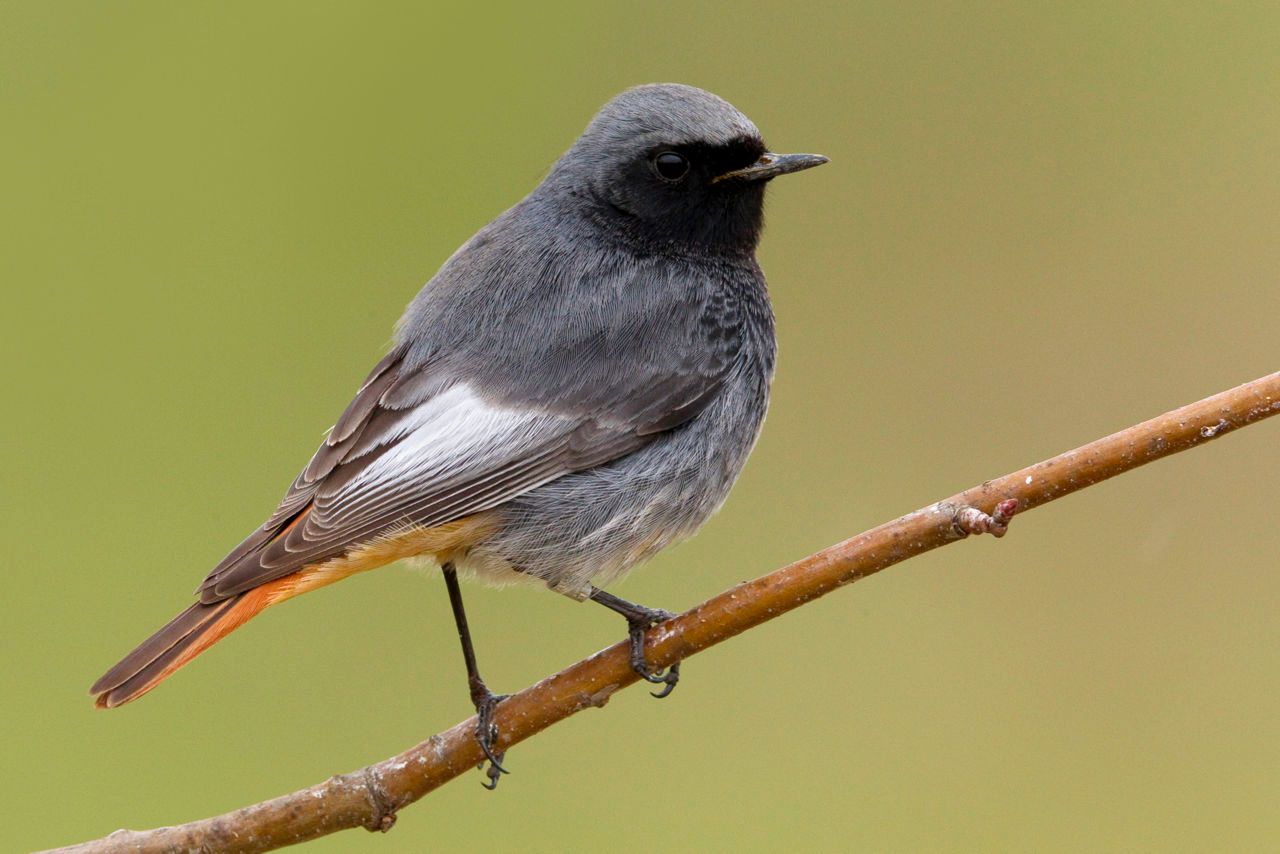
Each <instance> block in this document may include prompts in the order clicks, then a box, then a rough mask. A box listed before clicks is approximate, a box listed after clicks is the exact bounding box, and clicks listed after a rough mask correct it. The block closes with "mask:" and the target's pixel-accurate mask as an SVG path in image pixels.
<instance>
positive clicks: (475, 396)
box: [91, 84, 827, 784]
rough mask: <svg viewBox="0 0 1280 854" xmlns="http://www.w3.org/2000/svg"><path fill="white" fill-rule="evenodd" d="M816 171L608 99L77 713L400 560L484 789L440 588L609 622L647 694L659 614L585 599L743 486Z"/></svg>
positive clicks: (704, 113)
mask: <svg viewBox="0 0 1280 854" xmlns="http://www.w3.org/2000/svg"><path fill="white" fill-rule="evenodd" d="M826 160H827V159H826V158H825V157H822V156H819V155H814V154H773V153H771V152H769V151H768V150H767V149H766V148H765V144H764V142H763V141H762V140H761V138H760V132H759V131H758V130H757V129H756V127H755V125H754V124H752V123H751V121H750V120H748V119H747V118H746V116H744V115H743V114H742V113H740V112H738V110H736V109H735V108H734V107H732V106H731V105H730V104H728V103H727V102H726V101H724V100H722V99H720V98H718V97H717V96H715V95H712V94H711V93H709V92H705V91H702V90H701V89H695V88H693V87H690V86H682V85H675V84H657V85H649V86H640V87H637V88H634V89H629V90H627V91H625V92H623V93H622V94H620V95H618V96H617V97H616V98H614V99H613V100H612V101H610V102H609V103H608V104H606V105H605V106H604V108H603V109H601V110H600V112H599V113H598V114H597V115H596V116H595V118H594V119H592V121H591V122H590V124H589V125H588V126H587V128H586V130H585V131H584V132H583V134H582V136H581V137H580V138H579V139H578V141H577V142H576V143H574V145H573V146H572V147H571V148H570V149H569V150H568V151H567V152H566V153H565V154H564V155H563V156H562V157H561V158H560V159H559V160H558V161H557V162H556V163H555V165H554V166H553V167H552V168H551V171H550V173H549V174H548V175H547V177H546V178H545V179H544V180H543V181H542V183H541V184H539V185H538V187H537V188H536V189H534V191H533V192H532V193H530V194H529V195H528V196H527V197H526V198H525V199H524V200H523V201H521V202H519V203H518V204H517V205H516V206H515V207H513V208H511V209H510V210H508V211H507V212H506V213H504V214H502V215H501V216H499V217H498V218H497V219H495V220H494V221H493V222H491V223H490V224H489V225H487V226H485V227H484V228H482V229H481V230H480V231H479V232H478V233H477V234H476V235H475V236H474V237H472V238H471V239H470V240H469V241H467V242H466V243H465V244H464V245H463V246H462V247H461V248H460V249H459V250H458V251H457V252H455V253H454V254H453V256H452V257H450V258H449V259H448V260H447V261H446V262H445V263H444V266H443V267H441V269H440V271H439V272H438V273H437V274H436V275H435V277H434V278H432V279H431V281H430V282H428V283H427V285H426V286H425V287H424V288H423V289H422V291H421V292H420V293H419V294H418V295H417V297H415V298H414V300H413V301H412V302H411V303H410V305H409V307H408V309H407V310H406V312H405V314H404V317H402V318H401V319H400V323H399V325H398V327H397V331H396V335H395V339H394V341H395V343H394V346H393V347H392V349H391V352H389V353H388V354H387V356H386V357H385V358H384V359H383V360H382V361H381V362H379V363H378V365H377V366H376V367H375V368H374V369H373V372H372V373H370V374H369V377H368V379H367V380H365V382H364V385H362V386H361V387H360V390H359V391H358V392H357V393H356V396H355V399H354V400H352V402H351V404H350V405H349V406H348V407H347V409H346V411H345V412H343V413H342V416H341V417H340V418H339V419H338V421H337V423H336V424H335V425H334V426H333V428H332V429H331V430H330V432H329V434H328V436H327V437H326V439H325V440H324V443H323V444H322V445H321V446H320V449H319V450H318V451H316V453H315V456H314V457H312V459H311V461H310V463H308V464H307V466H306V468H305V469H304V470H303V471H302V473H301V474H300V475H298V477H297V479H296V480H295V481H294V482H293V485H292V486H291V487H290V488H289V490H288V492H287V493H286V494H285V496H284V499H283V500H282V501H281V502H280V505H279V507H278V508H277V509H276V511H275V512H274V513H273V514H272V515H271V517H270V518H269V519H268V520H267V521H266V523H265V524H263V526H262V527H261V528H259V529H258V530H256V531H254V532H253V533H252V534H250V535H249V537H248V538H247V539H245V540H244V542H242V543H241V544H240V545H238V546H237V547H236V548H235V549H233V550H232V551H231V553H230V554H228V555H227V556H226V557H225V558H224V559H223V560H222V562H221V563H219V564H218V565H217V566H216V567H214V568H213V571H212V572H210V573H209V575H208V576H207V577H206V578H205V580H204V582H203V583H202V584H201V585H200V587H199V589H198V591H197V593H198V595H199V600H198V601H197V602H196V603H195V604H193V605H191V606H190V607H189V608H187V609H186V610H185V611H183V612H182V613H180V614H179V615H178V616H176V617H174V619H173V620H172V621H170V622H169V624H168V625H166V626H164V627H163V628H162V629H160V630H159V631H157V632H156V633H155V634H154V635H152V636H151V637H150V638H148V639H147V640H145V641H143V643H142V644H141V645H140V646H138V647H137V648H136V649H135V650H133V652H131V653H129V654H128V655H127V656H125V657H124V659H123V660H122V661H120V663H119V664H117V665H115V666H114V667H112V668H111V669H110V670H108V671H107V672H106V674H104V675H103V676H102V678H101V679H99V680H98V681H97V682H95V683H94V685H93V687H92V689H91V693H93V694H94V695H96V698H97V705H98V706H100V707H104V708H111V707H113V706H119V705H121V704H122V703H127V702H129V701H130V700H133V699H135V698H137V697H140V696H142V695H143V694H145V693H146V692H147V691H150V690H151V689H152V688H154V687H155V686H156V685H158V684H159V683H160V682H162V681H163V680H164V679H166V678H167V677H169V676H170V675H172V674H173V673H174V672H175V671H176V670H178V669H179V668H180V667H182V666H183V665H184V664H186V663H187V662H189V661H190V660H191V659H192V658H194V657H195V656H197V655H199V654H200V653H201V652H203V651H204V650H206V649H208V648H209V647H210V646H211V645H212V644H213V643H215V642H216V641H218V640H220V639H221V638H222V637H224V636H225V635H226V634H227V633H229V632H230V631H232V630H233V629H235V628H236V627H237V626H239V625H241V624H242V623H244V622H245V621H246V620H248V619H249V618H250V617H253V616H254V615H256V614H258V613H259V612H260V611H262V610H263V609H264V608H266V607H268V606H270V605H274V604H276V603H279V602H283V601H284V600H286V599H290V598H292V597H294V596H297V595H298V594H299V593H305V592H307V591H308V590H314V589H316V588H318V587H323V586H325V585H327V584H332V583H333V582H335V581H338V580H340V579H342V578H345V577H347V576H349V575H352V574H353V573H357V572H363V571H365V570H369V569H374V568H376V567H379V566H382V565H384V564H387V563H390V562H392V561H396V560H400V559H404V558H419V559H423V560H426V561H429V562H434V563H438V564H439V565H440V566H441V567H442V569H443V575H444V579H445V582H446V585H447V587H448V592H449V598H450V602H451V604H452V606H453V611H454V617H455V619H456V621H457V626H458V632H459V635H460V637H461V640H462V646H463V654H464V658H465V661H466V666H467V675H468V680H469V685H470V692H471V699H472V702H473V703H474V705H475V707H476V711H477V714H478V716H479V723H478V726H477V738H478V739H479V741H480V743H481V746H482V747H483V748H484V752H485V755H486V756H487V757H488V758H489V760H490V769H489V776H490V779H491V780H492V782H493V783H494V784H496V782H497V779H498V777H497V774H498V773H499V772H500V771H502V770H503V769H502V768H501V764H500V763H501V759H502V756H501V754H495V752H494V751H493V749H492V747H493V744H494V740H495V739H496V737H497V731H496V729H495V728H494V726H493V723H492V717H493V709H494V706H495V705H496V704H497V702H498V701H499V700H501V697H499V696H497V695H495V694H493V693H492V692H490V691H489V689H488V688H487V687H486V686H485V683H484V681H483V680H482V679H481V678H480V673H479V670H478V668H477V666H476V661H475V654H474V650H473V647H472V644H471V638H470V634H469V631H468V629H467V623H466V615H465V612H464V610H463V605H462V595H461V591H460V589H459V586H458V572H463V573H467V574H473V575H475V576H478V577H480V578H482V579H487V580H495V581H498V582H507V581H510V580H512V579H527V580H532V581H536V582H541V583H544V584H546V586H548V587H550V588H551V589H552V590H555V591H557V592H559V593H562V594H564V595H565V596H568V597H570V598H572V599H576V600H584V599H591V600H594V601H596V602H599V603H601V604H603V605H605V606H606V607H608V608H610V609H612V610H614V611H616V612H618V613H619V614H621V615H622V616H624V617H625V618H626V620H627V623H628V627H629V635H630V638H631V648H632V656H631V660H632V666H633V667H634V668H635V670H636V671H637V672H638V673H640V674H641V675H642V676H644V678H646V679H648V680H649V681H651V682H654V683H656V684H663V685H664V688H663V690H662V694H661V696H665V695H666V694H667V693H669V692H670V690H671V688H672V687H674V685H675V682H676V679H677V678H678V674H679V666H678V665H676V666H673V667H671V668H669V669H668V670H667V671H666V672H653V670H652V669H651V668H649V667H648V665H647V664H646V662H645V657H644V633H645V631H646V629H648V628H649V627H650V626H652V625H654V624H656V623H657V622H660V621H662V620H664V619H667V618H669V617H670V615H669V614H668V613H666V612H665V611H659V610H654V609H650V608H645V607H643V606H640V605H635V604H632V603H630V602H626V601H624V600H622V599H619V598H617V597H616V596H613V595H611V594H609V593H606V592H604V591H603V590H602V589H601V587H602V586H603V585H604V584H606V583H607V582H608V581H610V580H611V579H614V578H616V577H618V575H619V574H621V573H622V572H624V571H625V570H627V569H628V568H630V567H631V566H633V565H634V564H636V563H638V562H640V561H642V560H644V559H646V558H648V557H650V556H651V555H653V554H654V553H655V552H657V551H658V550H660V549H662V548H663V547H665V546H667V545H670V544H672V543H674V542H676V541H678V540H681V539H683V538H685V537H688V536H689V535H690V534H692V533H693V532H694V531H695V530H696V529H697V528H698V527H699V526H700V525H702V523H703V522H705V521H706V520H707V518H708V517H710V516H711V515H712V514H713V513H714V512H715V511H716V509H717V508H718V507H719V506H720V504H721V503H722V502H723V501H724V499H725V496H726V494H727V493H728V491H729V488H730V486H732V484H733V482H734V480H735V479H736V478H737V476H738V473H739V471H740V470H741V469H742V466H743V463H744V462H745V461H746V458H747V454H748V453H749V452H750V450H751V447H752V445H753V444H754V443H755V441H756V437H757V435H758V434H759V432H760V426H761V422H762V421H763V419H764V414H765V408H766V405H767V403H768V398H769V383H770V380H771V378H772V375H773V367H774V349H775V344H774V321H773V312H772V309H771V307H770V304H769V297H768V294H767V291H766V288H765V280H764V275H763V274H762V273H761V271H760V267H759V265H758V264H757V263H756V259H755V249H756V245H757V243H758V242H759V239H760V232H761V227H762V209H763V204H764V192H765V185H766V184H767V183H768V181H769V180H770V179H771V178H774V177H777V176H779V175H784V174H787V173H790V172H796V171H799V170H801V169H808V168H809V167H812V166H817V165H819V164H822V163H825V162H826Z"/></svg>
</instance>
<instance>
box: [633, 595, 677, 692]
mask: <svg viewBox="0 0 1280 854" xmlns="http://www.w3.org/2000/svg"><path fill="white" fill-rule="evenodd" d="M641 610H642V613H640V614H638V615H636V616H628V617H627V636H628V637H629V638H630V639H631V669H632V670H634V671H635V672H636V673H638V674H640V678H641V679H643V680H645V681H646V682H649V683H650V684H653V685H661V686H662V690H660V691H656V692H654V691H650V692H649V694H650V695H651V696H653V697H657V698H658V699H659V700H661V699H662V698H663V697H666V696H668V695H670V694H671V692H672V691H674V690H675V689H676V683H677V682H679V681H680V662H678V661H677V662H676V663H675V664H673V665H671V666H670V667H668V668H667V669H666V670H661V669H659V670H657V671H655V670H653V669H652V668H651V667H649V662H648V661H646V660H645V657H644V635H645V632H647V631H648V630H649V629H651V628H653V627H654V626H656V625H658V624H659V623H665V622H666V621H667V620H670V619H672V618H674V617H675V614H673V613H671V612H670V611H663V610H661V609H658V608H642V609H641Z"/></svg>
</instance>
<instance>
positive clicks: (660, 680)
mask: <svg viewBox="0 0 1280 854" xmlns="http://www.w3.org/2000/svg"><path fill="white" fill-rule="evenodd" d="M590 599H591V601H593V602H599V603H600V604H601V605H603V606H605V607H606V608H608V609H609V610H610V611H614V612H616V613H619V614H621V615H622V616H623V617H625V618H626V620H627V635H628V636H629V637H630V638H631V669H632V670H634V671H635V672H636V673H639V674H640V676H641V677H642V678H643V679H644V680H645V681H647V682H652V683H653V684H654V685H662V686H663V688H662V690H661V691H659V692H658V693H656V694H653V696H655V697H657V698H658V699H659V700H661V699H662V698H663V697H665V696H667V695H668V694H670V693H671V692H672V691H674V690H675V689H676V683H677V682H679V681H680V662H678V661H677V662H676V663H675V664H673V665H671V666H670V667H668V668H667V669H666V671H665V672H663V671H658V672H657V673H655V672H654V671H653V670H652V669H650V667H649V664H648V662H646V661H645V659H644V633H645V632H646V631H647V630H648V629H650V628H652V627H653V626H656V625H657V624H658V623H664V622H666V621H667V620H670V619H671V618H672V617H674V616H675V614H672V613H671V612H670V611H663V610H659V609H656V608H646V607H645V606H643V605H637V604H635V603H634V602H628V601H627V600H626V599H619V598H618V597H617V596H614V595H613V594H612V593H605V592H604V591H603V590H601V589H599V588H598V587H592V588H591V595H590ZM650 693H653V692H650Z"/></svg>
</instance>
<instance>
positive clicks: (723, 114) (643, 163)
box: [547, 83, 827, 253]
mask: <svg viewBox="0 0 1280 854" xmlns="http://www.w3.org/2000/svg"><path fill="white" fill-rule="evenodd" d="M826 162H827V158H825V157H823V156H821V155H818V154H774V153H772V152H770V151H769V150H768V148H766V146H765V144H764V141H763V140H762V139H761V137H760V131H759V130H757V129H756V126H755V125H754V124H753V123H752V122H751V120H750V119H748V118H747V117H746V116H744V115H743V114H742V113H740V112H739V111H738V110H737V109H735V108H734V107H733V105H731V104H730V103H728V102H727V101H725V100H724V99H722V98H719V97H717V96H715V95H713V94H711V93H710V92H705V91H703V90H702V89H696V88H694V87H692V86H683V85H679V84H674V83H660V84H651V85H648V86H638V87H636V88H634V89H628V90H627V91H625V92H623V93H622V94H620V95H618V96H617V97H616V98H614V99H613V100H612V101H610V102H609V103H608V104H605V106H604V107H603V108H602V109H601V110H600V112H599V113H597V114H596V116H595V118H594V119H592V120H591V123H590V124H589V125H587V129H586V130H585V131H584V132H583V134H582V136H581V137H580V138H579V139H578V141H577V142H576V143H575V144H574V145H573V147H572V148H570V149H569V151H568V152H566V153H565V155H564V156H563V157H562V158H561V159H560V160H559V162H557V163H556V165H555V167H554V168H553V169H552V172H551V175H549V176H548V180H547V186H548V188H549V189H551V190H553V191H555V192H557V193H561V194H564V195H566V196H568V197H572V198H574V199H577V200H579V201H580V202H582V203H586V204H587V205H589V206H590V207H591V209H592V212H593V214H594V215H595V216H596V217H597V218H598V219H599V218H603V219H604V220H605V221H606V222H607V224H609V225H611V226H613V227H616V228H617V229H618V230H619V231H621V232H622V233H624V234H627V235H629V236H631V237H633V238H634V239H636V240H639V241H642V242H652V243H655V244H659V245H686V244H687V245H695V246H699V247H703V248H706V249H711V250H719V251H731V252H732V251H742V252H748V253H749V252H751V251H753V250H754V249H755V246H756V243H757V242H758V241H759V237H760V230H761V226H762V222H763V218H762V209H763V204H764V188H765V185H766V184H767V183H768V182H769V180H770V179H772V178H775V177H777V176H778V175H785V174H787V173H790V172H798V171H800V170H801V169H808V168H810V167H812V166H818V165H821V164H823V163H826Z"/></svg>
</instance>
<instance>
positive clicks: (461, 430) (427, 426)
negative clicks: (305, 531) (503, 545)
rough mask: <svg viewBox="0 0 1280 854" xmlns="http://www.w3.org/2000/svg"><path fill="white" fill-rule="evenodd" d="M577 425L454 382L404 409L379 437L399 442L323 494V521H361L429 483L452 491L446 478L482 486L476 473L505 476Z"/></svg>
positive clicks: (319, 506) (550, 475) (505, 493)
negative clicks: (340, 485)
mask: <svg viewBox="0 0 1280 854" xmlns="http://www.w3.org/2000/svg"><path fill="white" fill-rule="evenodd" d="M576 426H577V423H576V422H575V421H574V420H571V419H567V418H560V417H557V416H554V415H548V414H545V413H539V412H533V411H530V410H527V409H523V410H522V409H512V408H508V407H504V406H499V405H496V404H493V403H490V402H488V401H486V400H484V399H483V398H481V397H480V396H479V395H477V394H476V393H475V392H474V391H472V389H471V388H470V387H469V386H467V385H466V384H459V385H455V386H453V387H452V388H449V389H447V390H446V391H444V392H442V393H441V394H439V395H436V396H435V397H432V398H431V399H429V400H427V401H425V402H423V403H422V404H419V405H418V406H417V407H415V408H413V409H412V410H409V411H408V412H406V413H405V417H404V418H403V419H401V420H399V421H398V422H397V423H396V425H395V429H394V430H393V431H390V432H389V433H388V434H387V435H386V437H385V440H384V442H382V443H379V444H384V443H385V442H386V441H391V440H394V439H398V440H399V441H398V443H397V444H396V445H395V447H393V448H391V449H390V450H389V451H387V452H386V453H384V454H383V455H382V456H380V457H378V458H377V459H376V460H374V461H373V462H371V463H370V464H369V465H368V466H367V467H366V468H365V469H364V470H363V471H361V472H360V473H359V474H358V475H357V476H356V477H355V478H353V479H352V480H351V482H350V483H348V484H346V485H345V486H344V487H343V488H342V489H340V490H338V491H337V492H335V493H333V494H332V495H322V496H320V497H318V498H317V501H316V506H317V510H319V511H320V515H321V516H322V517H324V520H325V524H326V527H328V526H336V525H347V524H353V523H354V524H359V522H360V521H362V520H365V519H371V518H375V517H377V516H378V515H380V514H382V513H385V512H386V511H387V510H388V509H389V508H391V507H392V506H393V505H395V504H397V503H400V502H403V501H404V500H405V499H406V498H411V496H412V494H413V493H414V492H416V491H418V489H420V488H421V485H422V484H431V485H432V486H433V489H432V490H431V491H432V492H435V493H437V494H439V493H441V492H443V493H446V494H447V493H448V490H447V488H443V489H442V487H446V485H447V484H449V483H458V484H463V483H469V485H478V484H475V481H476V479H477V478H483V477H484V475H485V474H486V473H491V472H496V473H497V474H495V475H491V476H500V475H501V473H502V472H504V470H506V469H507V468H508V465H507V464H509V463H511V462H513V461H516V460H524V461H526V462H532V460H530V458H529V455H530V451H535V456H536V449H538V448H542V447H547V446H551V447H555V446H556V445H557V444H558V443H557V441H556V440H557V439H558V438H559V437H562V436H566V435H568V434H569V433H570V432H572V430H573V429H574V428H575V427H576ZM530 468H533V469H536V468H537V466H531V467H530ZM530 473H531V474H532V473H533V472H530ZM559 473H560V472H555V473H548V474H546V475H544V476H542V477H537V478H536V480H535V482H533V483H529V484H527V485H526V484H522V487H523V488H522V489H521V490H520V491H524V490H527V489H532V488H534V486H537V485H538V484H540V483H545V482H546V481H547V480H550V479H552V478H553V477H555V476H556V475H558V474H559ZM467 491H468V492H469V491H470V490H467ZM501 492H502V493H503V499H504V500H505V499H506V498H510V497H511V493H510V492H509V491H507V490H502V491H501ZM433 509H436V508H433ZM438 509H439V510H444V509H446V508H445V507H441V508H438ZM468 509H469V510H470V511H471V512H476V511H479V510H481V509H487V508H484V507H474V508H468ZM432 515H436V514H435V513H433V514H432Z"/></svg>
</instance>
